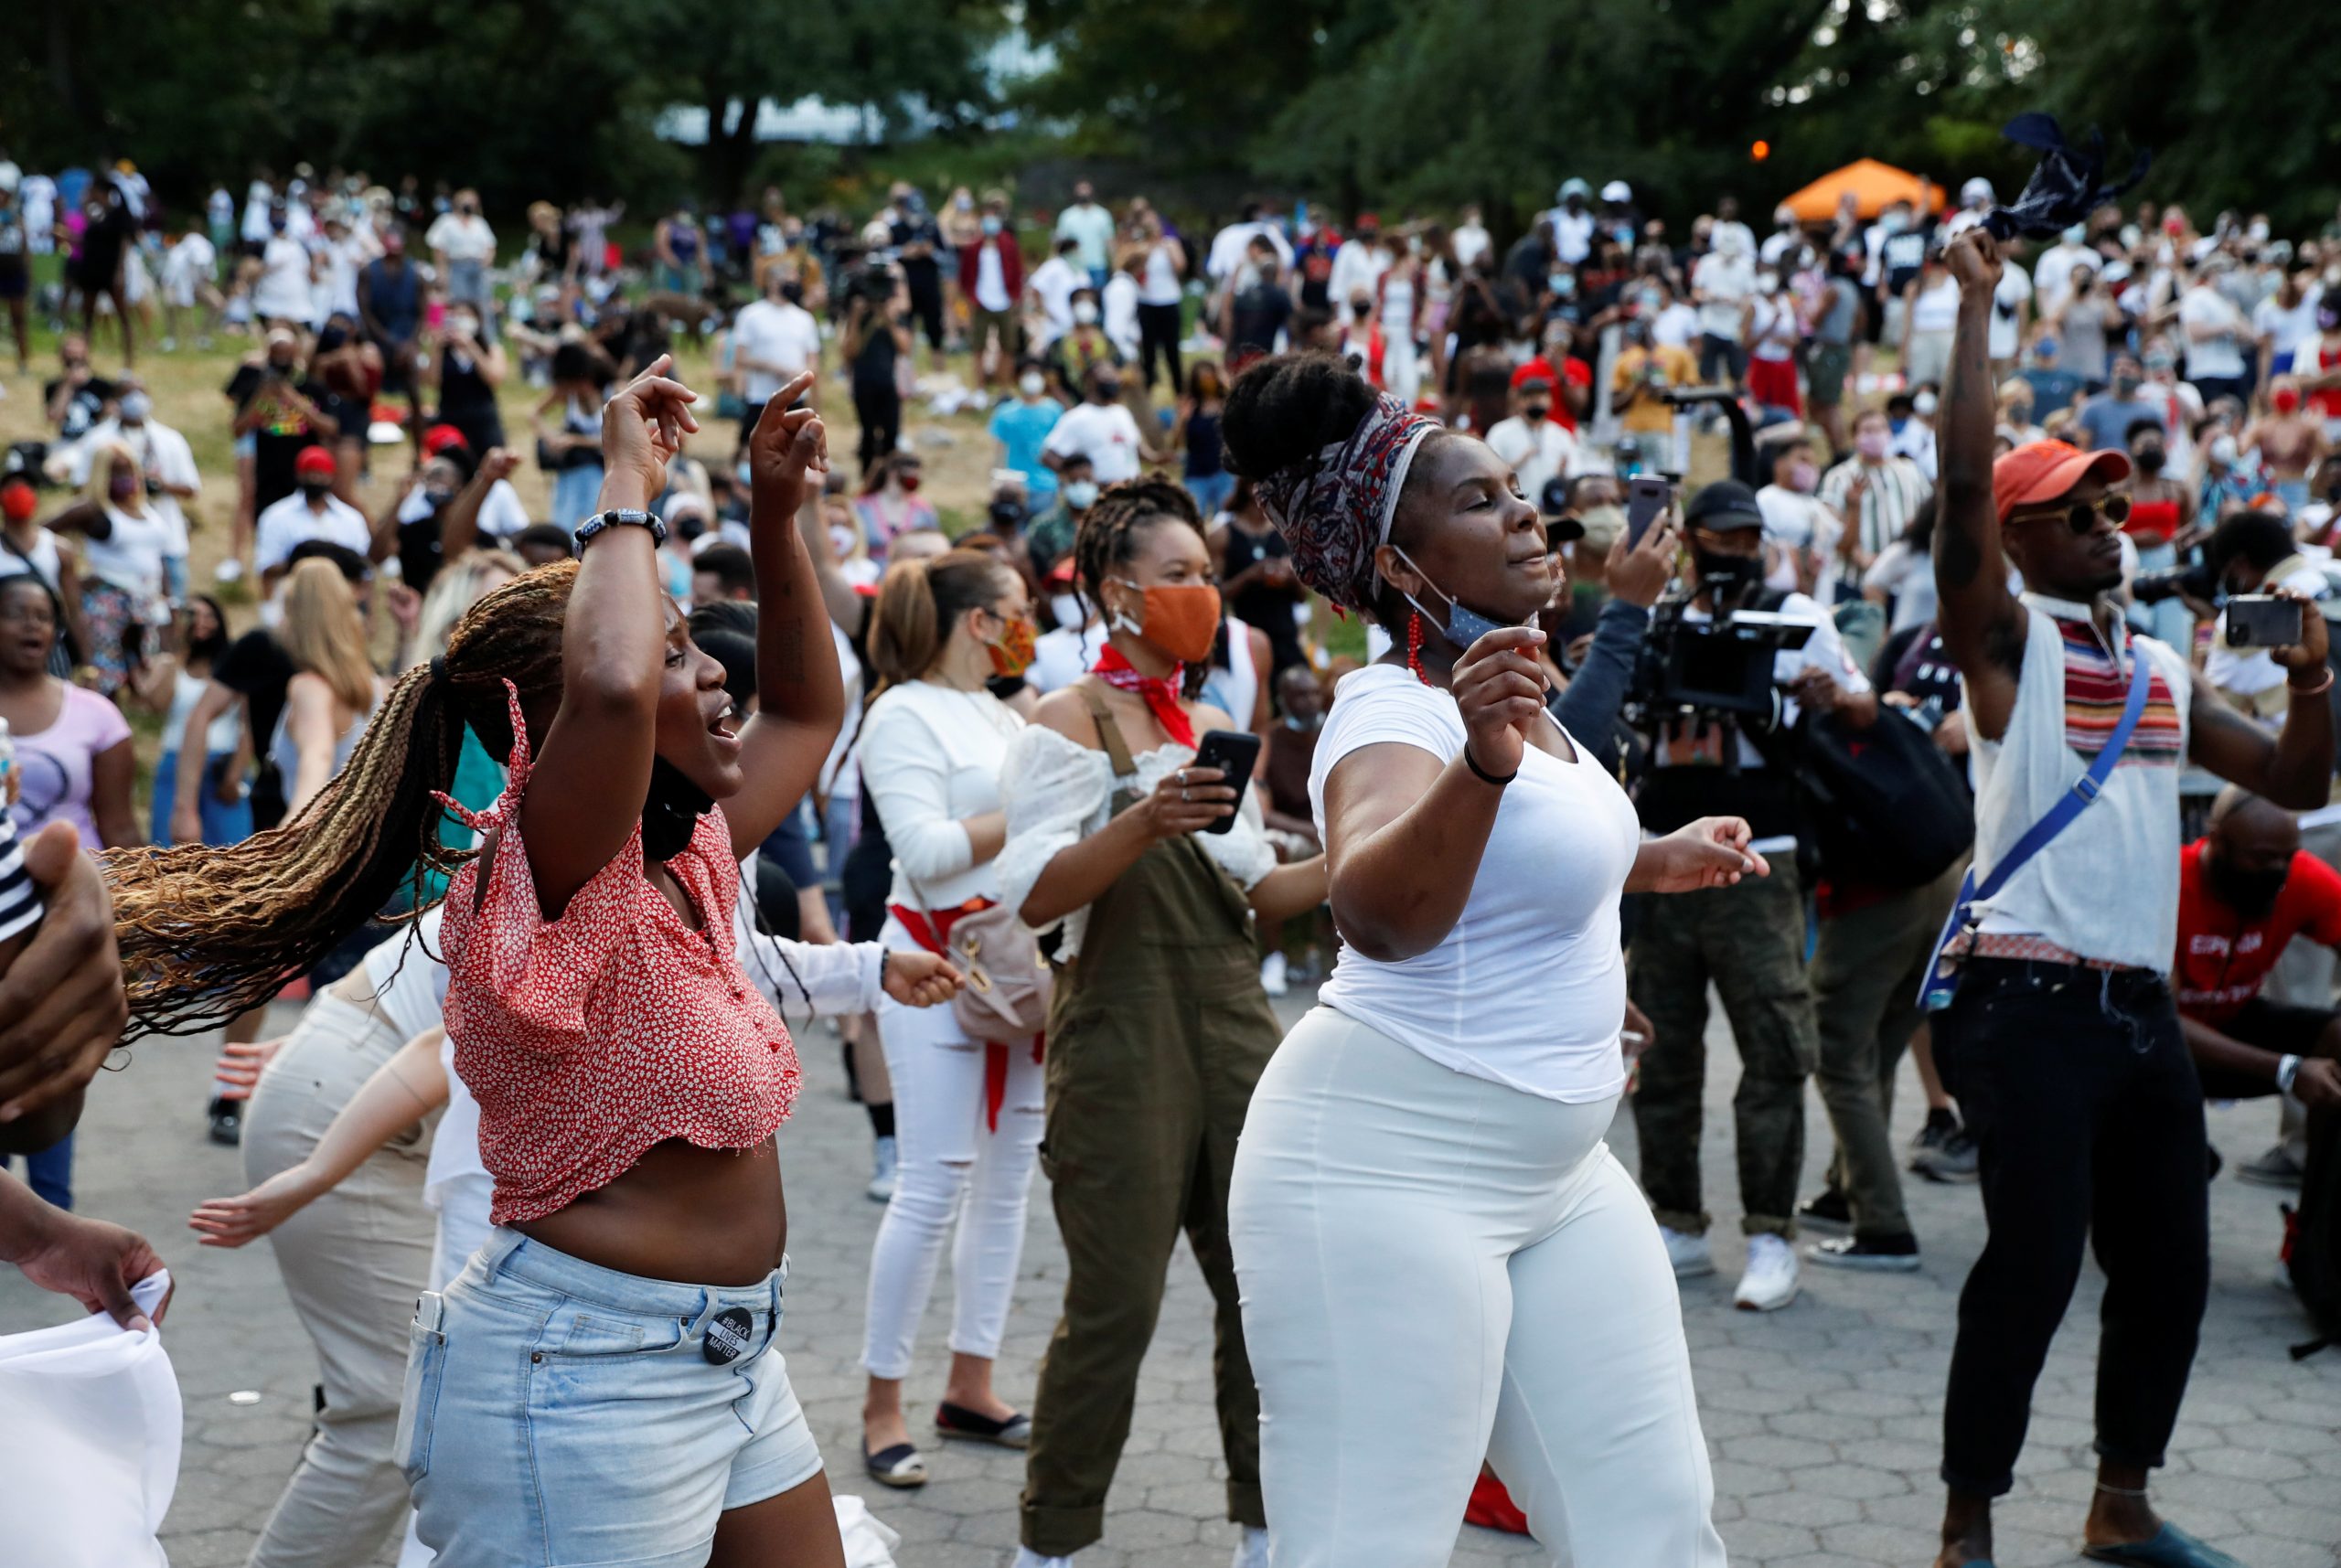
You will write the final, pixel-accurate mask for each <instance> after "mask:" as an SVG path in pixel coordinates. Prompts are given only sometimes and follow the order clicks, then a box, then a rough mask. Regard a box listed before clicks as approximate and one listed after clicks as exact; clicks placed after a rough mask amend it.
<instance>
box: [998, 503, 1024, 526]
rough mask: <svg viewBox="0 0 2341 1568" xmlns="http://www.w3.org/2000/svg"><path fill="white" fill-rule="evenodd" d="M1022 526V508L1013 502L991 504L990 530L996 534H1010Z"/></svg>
mask: <svg viewBox="0 0 2341 1568" xmlns="http://www.w3.org/2000/svg"><path fill="white" fill-rule="evenodd" d="M1023 526H1024V508H1023V507H1020V506H1018V505H1017V504H1016V503H1015V502H1013V501H994V502H993V503H992V504H991V528H992V532H994V533H996V534H1012V533H1014V532H1015V531H1016V530H1017V529H1018V528H1022V527H1023Z"/></svg>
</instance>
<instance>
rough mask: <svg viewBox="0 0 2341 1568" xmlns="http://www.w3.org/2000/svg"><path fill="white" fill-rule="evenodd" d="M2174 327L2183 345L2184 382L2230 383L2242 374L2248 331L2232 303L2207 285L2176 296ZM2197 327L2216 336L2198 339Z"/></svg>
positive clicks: (2241, 316) (2200, 284)
mask: <svg viewBox="0 0 2341 1568" xmlns="http://www.w3.org/2000/svg"><path fill="white" fill-rule="evenodd" d="M2178 325H2179V327H2180V329H2181V331H2180V336H2182V337H2183V338H2184V339H2185V341H2186V379H2188V380H2190V381H2200V380H2202V379H2205V378H2206V377H2208V378H2209V379H2212V380H2215V381H2230V380H2234V379H2237V378H2239V377H2240V376H2241V375H2242V374H2243V373H2244V365H2243V335H2244V333H2245V332H2247V331H2249V330H2250V328H2249V326H2248V325H2246V323H2245V322H2244V319H2243V313H2242V312H2241V311H2239V310H2238V309H2236V307H2235V302H2234V301H2233V300H2230V299H2229V298H2228V297H2227V295H2225V294H2223V293H2219V291H2218V290H2217V289H2215V288H2213V287H2211V286H2210V285H2209V284H2208V283H2197V284H2196V285H2195V286H2194V287H2193V288H2191V289H2188V290H2187V291H2186V293H2184V294H2182V295H2180V296H2179V300H2178ZM2197 327H2209V328H2212V329H2213V330H2215V331H2216V332H2217V333H2218V336H2216V337H2201V338H2198V337H2197V336H2195V331H2196V329H2197Z"/></svg>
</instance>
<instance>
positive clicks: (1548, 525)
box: [1536, 474, 1585, 544]
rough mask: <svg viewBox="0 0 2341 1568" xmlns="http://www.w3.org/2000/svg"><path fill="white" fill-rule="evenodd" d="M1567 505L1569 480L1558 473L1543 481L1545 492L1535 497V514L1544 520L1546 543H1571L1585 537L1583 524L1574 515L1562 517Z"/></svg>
mask: <svg viewBox="0 0 2341 1568" xmlns="http://www.w3.org/2000/svg"><path fill="white" fill-rule="evenodd" d="M1568 507H1569V482H1568V481H1567V480H1566V479H1564V478H1562V477H1561V476H1560V475H1557V474H1556V475H1554V476H1553V477H1552V478H1550V479H1547V480H1545V493H1544V494H1543V495H1541V496H1537V498H1536V515H1537V516H1538V517H1542V518H1543V519H1544V520H1545V542H1546V543H1548V544H1573V543H1575V542H1576V541H1577V540H1578V539H1583V538H1584V537H1585V525H1584V524H1583V523H1581V522H1579V521H1577V519H1576V518H1575V517H1564V516H1562V514H1563V513H1565V512H1566V511H1567V510H1568Z"/></svg>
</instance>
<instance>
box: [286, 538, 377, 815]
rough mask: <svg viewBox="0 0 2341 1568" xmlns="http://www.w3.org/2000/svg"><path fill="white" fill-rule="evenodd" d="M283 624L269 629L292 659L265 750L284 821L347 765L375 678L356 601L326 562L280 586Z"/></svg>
mask: <svg viewBox="0 0 2341 1568" xmlns="http://www.w3.org/2000/svg"><path fill="white" fill-rule="evenodd" d="M283 601H284V624H283V625H281V626H279V627H278V628H277V629H276V636H277V640H278V641H279V642H281V643H283V645H284V654H285V656H286V657H287V658H289V659H291V660H292V661H293V667H294V676H293V679H292V681H291V683H290V684H289V685H287V686H286V687H285V688H284V711H283V714H282V715H281V716H280V717H279V718H278V720H277V721H276V732H275V733H274V734H273V735H271V736H270V737H269V739H268V752H269V756H270V758H271V760H272V761H273V762H274V763H276V766H277V771H278V772H279V773H281V774H282V775H283V779H284V781H285V782H284V815H285V818H286V820H288V821H289V820H291V819H292V818H293V817H295V816H299V815H300V814H301V808H302V807H303V806H305V805H308V803H309V802H310V800H311V799H312V798H313V797H315V795H316V794H317V792H318V791H319V790H322V789H323V788H325V787H326V784H329V783H331V782H332V780H333V776H334V775H335V774H336V773H339V772H341V765H342V764H343V763H346V762H347V761H348V760H349V753H350V750H351V749H352V748H353V747H355V746H356V745H357V744H358V736H359V735H360V734H362V733H363V732H364V731H365V729H366V720H369V719H370V718H372V717H373V715H374V708H375V705H376V703H378V702H379V700H380V699H381V689H382V683H381V677H379V676H377V675H376V674H375V673H374V666H373V662H372V661H371V660H370V659H369V657H368V656H367V653H366V623H365V621H364V620H363V619H361V618H360V617H359V615H358V598H357V595H356V594H354V593H352V592H350V589H349V584H348V582H347V581H346V580H344V578H343V577H342V575H341V571H340V569H339V568H337V567H336V566H335V565H334V564H333V563H332V562H331V561H328V560H315V559H311V560H305V561H303V562H301V563H300V564H299V565H298V566H295V567H294V569H293V572H292V575H291V576H290V577H288V578H286V579H285V583H284V596H283Z"/></svg>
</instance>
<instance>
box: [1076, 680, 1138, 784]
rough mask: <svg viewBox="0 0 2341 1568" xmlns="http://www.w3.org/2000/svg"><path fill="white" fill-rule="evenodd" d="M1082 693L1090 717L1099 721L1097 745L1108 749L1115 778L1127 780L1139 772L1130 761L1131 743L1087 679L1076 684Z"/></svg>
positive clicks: (1107, 754) (1108, 759) (1108, 756)
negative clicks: (1126, 739)
mask: <svg viewBox="0 0 2341 1568" xmlns="http://www.w3.org/2000/svg"><path fill="white" fill-rule="evenodd" d="M1074 689H1075V690H1076V691H1078V692H1080V693H1081V700H1082V701H1084V702H1085V703H1087V704H1088V705H1089V717H1090V718H1092V719H1094V720H1096V721H1097V743H1098V744H1099V745H1101V746H1103V747H1105V748H1106V761H1107V762H1109V763H1113V764H1114V776H1115V777H1116V778H1117V779H1126V778H1129V777H1131V776H1132V775H1134V774H1135V773H1137V772H1138V764H1137V763H1134V762H1132V761H1130V748H1129V742H1128V741H1124V740H1123V739H1122V727H1121V726H1120V725H1119V724H1117V723H1115V722H1114V716H1113V715H1112V714H1110V713H1108V712H1106V699H1104V698H1102V697H1100V696H1098V695H1097V688H1096V687H1094V686H1092V685H1090V684H1089V682H1088V681H1087V680H1086V679H1083V680H1078V681H1075V682H1074Z"/></svg>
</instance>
